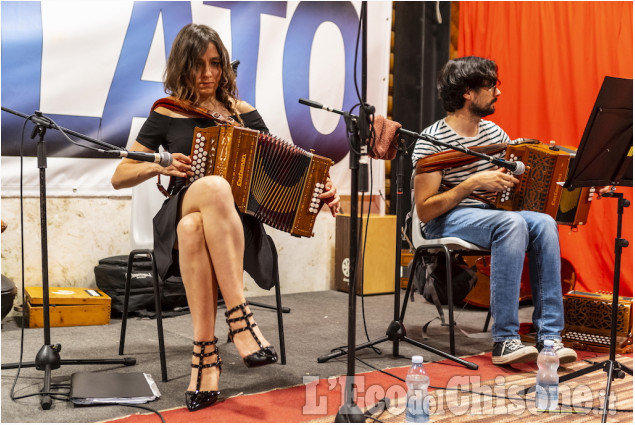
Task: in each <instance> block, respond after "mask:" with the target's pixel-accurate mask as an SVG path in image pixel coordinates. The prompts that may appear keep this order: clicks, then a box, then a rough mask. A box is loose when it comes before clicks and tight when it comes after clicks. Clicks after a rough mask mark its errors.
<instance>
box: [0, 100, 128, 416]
mask: <svg viewBox="0 0 635 425" xmlns="http://www.w3.org/2000/svg"><path fill="white" fill-rule="evenodd" d="M2 110H3V111H6V112H9V113H11V114H14V115H17V116H19V117H22V118H25V119H28V120H30V121H32V122H33V123H34V124H35V127H34V129H33V131H32V132H31V138H32V139H34V138H35V137H36V136H39V138H38V142H37V164H38V169H39V177H40V233H41V246H42V260H41V261H42V294H43V297H42V304H43V312H42V314H43V319H44V326H43V330H44V345H43V346H42V347H41V348H40V350H39V351H38V353H37V355H36V357H35V361H34V362H20V363H7V364H3V365H2V369H17V368H22V367H35V368H36V369H37V370H43V371H44V386H43V388H42V391H41V392H40V393H39V394H40V396H41V399H40V405H41V407H42V410H48V409H50V408H51V406H52V404H53V400H52V397H51V394H52V393H51V371H52V370H54V369H59V368H60V366H61V365H78V364H123V365H125V366H132V365H134V364H136V362H137V361H136V359H135V358H133V357H125V358H123V359H96V360H81V359H73V360H61V358H60V354H59V353H60V350H61V349H62V346H61V344H51V322H50V311H49V308H50V301H49V276H48V239H47V218H46V167H47V161H46V158H47V155H46V144H45V142H44V135H45V134H46V130H47V129H48V128H55V129H58V127H57V126H56V125H54V124H53V123H52V121H51V120H50V119H48V118H47V117H46V116H44V115H42V113H41V112H39V111H36V112H35V116H33V115H31V116H28V115H25V114H22V113H20V112H16V111H13V110H11V109H8V108H5V107H2ZM63 131H66V132H67V133H69V134H72V135H74V136H77V137H81V138H82V139H84V140H87V141H90V142H93V143H98V144H100V145H102V146H104V147H108V148H113V146H111V145H108V144H107V143H105V142H101V141H99V140H96V139H92V138H90V137H88V136H84V135H82V134H79V133H76V132H74V131H71V130H66V129H63ZM114 148H115V149H118V148H117V147H114ZM22 315H23V317H22V321H23V326H24V310H23V312H22Z"/></svg>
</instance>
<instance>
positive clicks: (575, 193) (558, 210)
mask: <svg viewBox="0 0 635 425" xmlns="http://www.w3.org/2000/svg"><path fill="white" fill-rule="evenodd" d="M574 155H575V153H571V151H570V150H569V149H567V150H564V149H559V148H557V147H552V146H549V145H546V144H542V143H539V144H526V143H522V144H517V145H509V146H508V147H507V149H506V153H505V158H506V159H507V160H510V161H521V162H523V163H524V164H525V167H526V171H525V172H524V173H523V174H522V175H520V176H516V177H517V178H518V180H520V183H518V184H517V185H515V186H514V187H513V188H509V189H507V190H506V191H504V192H501V193H499V194H498V195H497V197H496V207H498V208H502V209H505V210H511V211H522V210H525V211H538V212H543V213H545V214H549V215H550V216H551V217H553V218H554V219H555V220H556V221H557V222H558V223H560V224H568V225H570V226H577V225H579V224H584V223H586V220H587V216H588V214H589V208H590V207H591V200H592V199H593V192H594V190H595V189H594V188H588V187H584V188H576V189H573V190H569V189H564V188H563V187H562V183H564V181H565V180H566V179H567V172H568V170H569V162H570V160H571V159H572V157H573V156H574Z"/></svg>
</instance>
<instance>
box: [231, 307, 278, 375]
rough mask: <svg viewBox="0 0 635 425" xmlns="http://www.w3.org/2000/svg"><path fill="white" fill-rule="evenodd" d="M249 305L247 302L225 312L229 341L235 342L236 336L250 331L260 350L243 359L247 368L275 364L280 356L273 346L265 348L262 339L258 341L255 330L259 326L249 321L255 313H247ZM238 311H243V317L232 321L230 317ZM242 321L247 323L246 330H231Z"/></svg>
mask: <svg viewBox="0 0 635 425" xmlns="http://www.w3.org/2000/svg"><path fill="white" fill-rule="evenodd" d="M248 305H249V304H248V303H247V302H245V303H244V304H239V305H237V306H236V307H234V308H232V309H231V310H228V311H226V312H225V317H226V318H227V319H225V321H226V322H227V325H228V326H229V336H228V339H229V340H230V341H232V342H233V341H234V335H236V334H237V333H240V332H243V331H246V330H249V332H251V336H252V337H253V338H254V339H255V340H256V342H257V343H258V346H259V347H260V350H258V351H256V352H255V353H251V354H249V355H248V356H247V357H245V358H243V361H244V362H245V365H247V367H256V366H264V365H267V364H271V363H275V362H277V361H278V354H276V350H275V348H273V345H269V346H267V347H264V346H263V345H262V343H261V342H260V339H258V336H257V335H256V332H254V328H255V327H256V326H258V325H256V322H255V321H253V319H252V321H250V320H249V319H250V318H251V317H253V313H251V312H249V313H247V310H246V307H247V306H248ZM238 310H241V311H242V313H243V315H242V316H239V317H234V318H231V319H230V318H229V316H231V315H232V314H233V313H234V312H236V311H238ZM241 320H244V321H245V323H246V326H245V327H244V328H239V329H232V328H231V325H230V324H231V323H235V322H239V321H241Z"/></svg>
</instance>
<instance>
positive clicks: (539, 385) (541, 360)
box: [536, 339, 560, 411]
mask: <svg viewBox="0 0 635 425" xmlns="http://www.w3.org/2000/svg"><path fill="white" fill-rule="evenodd" d="M559 366H560V359H559V358H558V354H557V353H556V352H555V350H554V349H553V341H552V340H550V339H547V340H545V341H544V348H543V349H542V351H541V352H540V354H538V373H537V374H536V409H538V410H553V411H557V410H558V381H559V378H558V367H559Z"/></svg>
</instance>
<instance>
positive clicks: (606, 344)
mask: <svg viewBox="0 0 635 425" xmlns="http://www.w3.org/2000/svg"><path fill="white" fill-rule="evenodd" d="M563 303H564V322H565V325H564V330H563V331H562V342H563V343H564V344H565V345H566V346H568V347H572V348H576V349H579V350H589V351H599V352H608V351H609V348H610V346H611V338H610V337H611V314H612V312H613V294H610V293H597V294H596V293H590V292H580V291H571V292H569V293H567V294H564V296H563ZM616 308H617V323H616V324H615V328H616V341H615V351H616V352H618V353H622V354H627V353H632V352H633V298H630V297H619V298H618V305H617V306H616Z"/></svg>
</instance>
